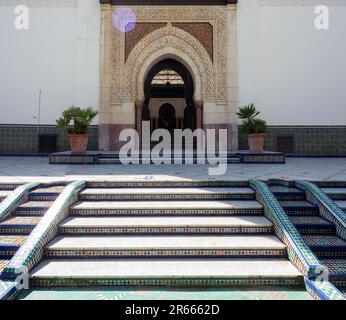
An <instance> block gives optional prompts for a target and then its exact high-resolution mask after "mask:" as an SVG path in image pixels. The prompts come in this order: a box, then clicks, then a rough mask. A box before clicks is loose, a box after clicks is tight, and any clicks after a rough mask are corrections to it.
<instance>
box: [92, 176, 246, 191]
mask: <svg viewBox="0 0 346 320" xmlns="http://www.w3.org/2000/svg"><path fill="white" fill-rule="evenodd" d="M153 178H154V177H150V176H148V177H143V181H88V182H87V187H88V188H185V187H186V188H193V187H196V188H202V187H215V188H217V187H223V188H231V187H248V186H249V182H248V181H245V180H243V181H229V180H228V181H227V180H185V181H184V180H182V181H174V180H166V181H163V180H162V181H154V180H150V179H153Z"/></svg>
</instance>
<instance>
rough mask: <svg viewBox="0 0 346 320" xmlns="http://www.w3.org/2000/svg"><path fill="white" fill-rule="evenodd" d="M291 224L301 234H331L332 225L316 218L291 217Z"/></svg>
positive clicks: (332, 230)
mask: <svg viewBox="0 0 346 320" xmlns="http://www.w3.org/2000/svg"><path fill="white" fill-rule="evenodd" d="M290 219H291V221H292V223H293V224H294V225H295V227H296V228H297V229H298V230H299V232H300V233H301V234H311V235H313V234H315V235H316V234H333V233H335V231H336V228H335V226H334V224H332V223H330V222H329V221H327V220H325V219H323V218H321V217H318V216H291V217H290Z"/></svg>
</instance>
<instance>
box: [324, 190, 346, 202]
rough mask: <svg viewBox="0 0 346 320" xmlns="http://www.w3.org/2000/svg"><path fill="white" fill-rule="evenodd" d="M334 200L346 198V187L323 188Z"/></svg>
mask: <svg viewBox="0 0 346 320" xmlns="http://www.w3.org/2000/svg"><path fill="white" fill-rule="evenodd" d="M321 190H322V191H323V192H324V193H326V194H327V195H328V196H329V198H331V199H332V200H346V187H344V188H321Z"/></svg>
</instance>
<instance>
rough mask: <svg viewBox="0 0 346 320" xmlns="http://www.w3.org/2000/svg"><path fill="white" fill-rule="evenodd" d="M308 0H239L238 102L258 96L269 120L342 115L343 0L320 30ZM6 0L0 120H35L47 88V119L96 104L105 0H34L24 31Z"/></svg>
mask: <svg viewBox="0 0 346 320" xmlns="http://www.w3.org/2000/svg"><path fill="white" fill-rule="evenodd" d="M2 2H3V1H2ZM61 2H63V3H64V5H61V4H60V5H59V3H61ZM302 2H303V3H304V5H297V1H291V0H286V1H283V0H265V1H264V0H262V1H261V0H239V3H238V9H237V12H238V13H237V15H238V38H237V47H238V79H239V86H238V87H239V92H238V101H239V104H240V105H243V104H248V103H251V102H255V103H256V104H257V105H258V107H259V109H260V110H261V111H262V113H263V118H265V119H266V120H267V122H268V124H269V125H344V124H345V123H346V121H345V120H346V107H345V101H346V90H345V84H344V83H345V71H346V59H345V57H346V42H345V41H344V39H345V30H346V6H341V5H335V3H340V2H336V1H333V0H329V1H324V3H327V4H329V5H328V7H329V15H330V18H329V20H330V21H329V22H330V29H329V30H320V31H319V30H317V29H316V28H315V19H316V17H317V15H316V14H315V13H314V10H315V6H316V5H318V4H319V2H318V1H314V0H307V1H302ZM5 3H6V5H4V4H2V6H0V39H1V50H0V70H1V71H0V77H1V78H0V84H1V85H0V97H1V104H0V110H1V120H0V123H1V124H36V123H37V116H38V92H39V90H40V89H41V90H42V105H41V114H40V122H41V124H55V119H56V118H57V117H58V116H59V115H60V113H61V112H62V111H63V110H64V109H65V108H66V107H68V106H69V105H71V104H77V105H80V106H87V105H91V106H93V107H94V108H99V96H100V92H99V91H100V89H99V87H100V86H99V74H100V67H99V66H100V57H99V55H100V53H99V52H100V9H99V6H100V5H99V3H98V0H79V1H77V0H69V1H58V0H54V1H51V4H50V5H49V6H47V5H42V6H39V5H38V4H39V3H40V1H32V3H35V5H36V6H34V5H33V6H31V5H30V1H27V3H29V5H28V6H29V9H30V11H29V12H30V28H29V30H22V31H18V30H16V29H15V27H14V20H15V17H16V15H15V13H14V7H15V5H17V4H18V3H19V2H18V1H5ZM42 3H43V4H44V3H47V2H46V1H42ZM12 4H13V5H12ZM10 5H11V6H10Z"/></svg>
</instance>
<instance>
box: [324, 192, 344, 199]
mask: <svg viewBox="0 0 346 320" xmlns="http://www.w3.org/2000/svg"><path fill="white" fill-rule="evenodd" d="M327 195H328V197H329V198H330V199H332V200H346V193H345V194H327Z"/></svg>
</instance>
